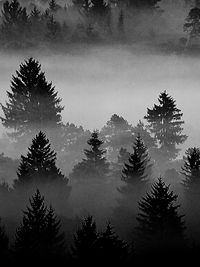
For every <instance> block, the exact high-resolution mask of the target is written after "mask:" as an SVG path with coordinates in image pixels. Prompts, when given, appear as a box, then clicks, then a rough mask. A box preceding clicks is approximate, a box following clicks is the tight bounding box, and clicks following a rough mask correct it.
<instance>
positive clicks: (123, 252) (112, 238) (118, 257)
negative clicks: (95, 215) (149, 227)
mask: <svg viewBox="0 0 200 267" xmlns="http://www.w3.org/2000/svg"><path fill="white" fill-rule="evenodd" d="M97 243H98V253H99V254H98V259H99V260H100V263H101V264H120V263H121V264H125V263H126V262H127V259H128V245H127V243H126V242H125V241H123V240H121V239H120V238H119V237H118V235H117V234H116V233H115V232H114V231H113V228H112V226H111V225H110V223H108V224H107V226H106V229H105V231H103V232H102V233H101V234H100V235H99V238H98V242H97Z"/></svg>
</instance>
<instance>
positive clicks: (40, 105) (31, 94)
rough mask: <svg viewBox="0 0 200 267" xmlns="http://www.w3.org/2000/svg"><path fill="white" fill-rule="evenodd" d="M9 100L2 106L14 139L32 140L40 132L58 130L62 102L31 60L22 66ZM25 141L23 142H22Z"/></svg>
mask: <svg viewBox="0 0 200 267" xmlns="http://www.w3.org/2000/svg"><path fill="white" fill-rule="evenodd" d="M7 94H8V98H9V101H8V102H7V103H6V105H5V106H4V105H2V109H3V113H4V117H1V120H2V123H3V125H4V127H6V128H7V129H12V130H14V132H12V133H11V134H10V136H11V137H14V138H15V139H17V140H18V139H19V138H20V137H24V136H25V137H27V136H28V137H29V138H30V137H32V136H34V135H35V134H36V133H37V132H38V131H40V130H44V131H46V132H48V130H51V129H54V130H55V129H58V128H59V126H60V123H61V111H62V110H63V107H62V106H61V105H60V102H61V99H60V98H58V97H57V92H55V88H54V87H53V86H52V83H48V82H47V80H46V78H45V74H44V72H42V71H41V65H40V64H39V62H38V61H36V60H35V59H33V58H29V59H28V60H26V61H25V63H23V64H21V65H20V68H19V71H17V72H16V76H13V78H12V81H11V92H7ZM23 142H24V139H23Z"/></svg>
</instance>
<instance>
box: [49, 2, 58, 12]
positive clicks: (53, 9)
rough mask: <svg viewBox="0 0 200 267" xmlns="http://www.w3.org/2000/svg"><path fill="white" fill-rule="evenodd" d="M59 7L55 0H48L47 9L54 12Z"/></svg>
mask: <svg viewBox="0 0 200 267" xmlns="http://www.w3.org/2000/svg"><path fill="white" fill-rule="evenodd" d="M58 9H59V5H58V4H57V3H56V1H55V0H50V2H49V10H50V11H51V12H52V13H54V12H56V11H57V10H58Z"/></svg>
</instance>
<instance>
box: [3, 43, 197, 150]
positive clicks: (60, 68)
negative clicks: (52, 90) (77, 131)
mask: <svg viewBox="0 0 200 267" xmlns="http://www.w3.org/2000/svg"><path fill="white" fill-rule="evenodd" d="M28 56H33V57H34V58H36V59H38V60H39V61H40V63H41V64H42V69H43V70H44V71H45V73H46V76H47V79H48V80H49V81H52V82H53V84H54V85H55V87H56V90H57V91H58V94H59V96H60V97H61V98H62V99H63V100H62V105H64V106H65V109H64V111H63V113H62V116H63V121H64V122H68V121H69V122H73V123H75V124H77V125H83V127H84V128H86V129H90V130H93V129H100V128H102V127H103V125H105V123H106V121H107V120H109V118H110V117H111V115H112V114H114V113H117V114H119V115H120V116H123V117H124V118H125V119H127V120H128V121H129V123H131V124H133V125H136V124H137V122H138V120H139V119H143V117H144V115H145V114H146V110H147V107H152V106H153V104H154V103H156V101H157V97H158V95H159V93H160V92H161V91H164V90H167V91H168V93H169V94H170V95H172V96H173V97H174V98H175V99H176V101H177V106H178V108H180V109H181V110H182V112H183V114H184V121H185V132H186V133H187V134H188V135H189V138H188V140H187V142H186V143H185V144H184V148H186V147H189V146H195V145H196V146H198V145H199V143H200V134H199V133H200V121H199V118H198V117H199V112H200V106H199V98H200V91H199V71H200V62H199V59H198V58H195V57H189V56H184V55H162V54H161V53H157V52H156V51H155V50H154V51H152V52H149V51H147V50H145V48H141V47H137V46H134V45H133V46H116V47H112V48H111V47H91V48H84V49H81V48H80V47H79V48H77V49H73V51H72V53H67V54H65V55H59V54H57V55H52V54H51V53H49V54H48V53H46V54H45V55H44V53H43V55H39V54H38V52H37V51H36V52H33V51H32V52H28V53H27V54H25V55H22V54H21V55H19V56H14V55H11V56H9V55H5V54H1V56H0V57H1V61H0V76H1V86H0V88H1V101H2V102H3V103H4V101H5V100H6V99H7V96H6V93H5V91H6V90H9V87H10V79H11V76H12V75H13V74H15V71H16V70H17V69H18V66H19V64H20V63H21V62H23V60H24V58H28ZM1 115H2V111H1ZM1 127H2V126H1ZM1 129H2V128H1ZM2 131H4V130H3V129H2Z"/></svg>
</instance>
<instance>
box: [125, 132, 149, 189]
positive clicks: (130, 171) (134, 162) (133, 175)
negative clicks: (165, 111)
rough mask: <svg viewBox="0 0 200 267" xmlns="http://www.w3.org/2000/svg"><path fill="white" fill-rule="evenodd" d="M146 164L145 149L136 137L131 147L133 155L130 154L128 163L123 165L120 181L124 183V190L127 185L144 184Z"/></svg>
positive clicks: (147, 160) (139, 138) (147, 157)
mask: <svg viewBox="0 0 200 267" xmlns="http://www.w3.org/2000/svg"><path fill="white" fill-rule="evenodd" d="M148 162H149V156H148V153H147V148H146V147H145V145H144V143H143V141H142V139H141V137H140V135H138V137H137V138H136V141H135V143H134V146H133V153H132V154H130V157H129V160H128V163H125V164H124V168H123V170H122V180H123V181H124V182H125V183H126V188H127V185H131V186H135V185H138V184H143V183H144V181H145V178H146V173H145V171H146V168H147V164H148ZM122 191H123V190H122Z"/></svg>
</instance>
